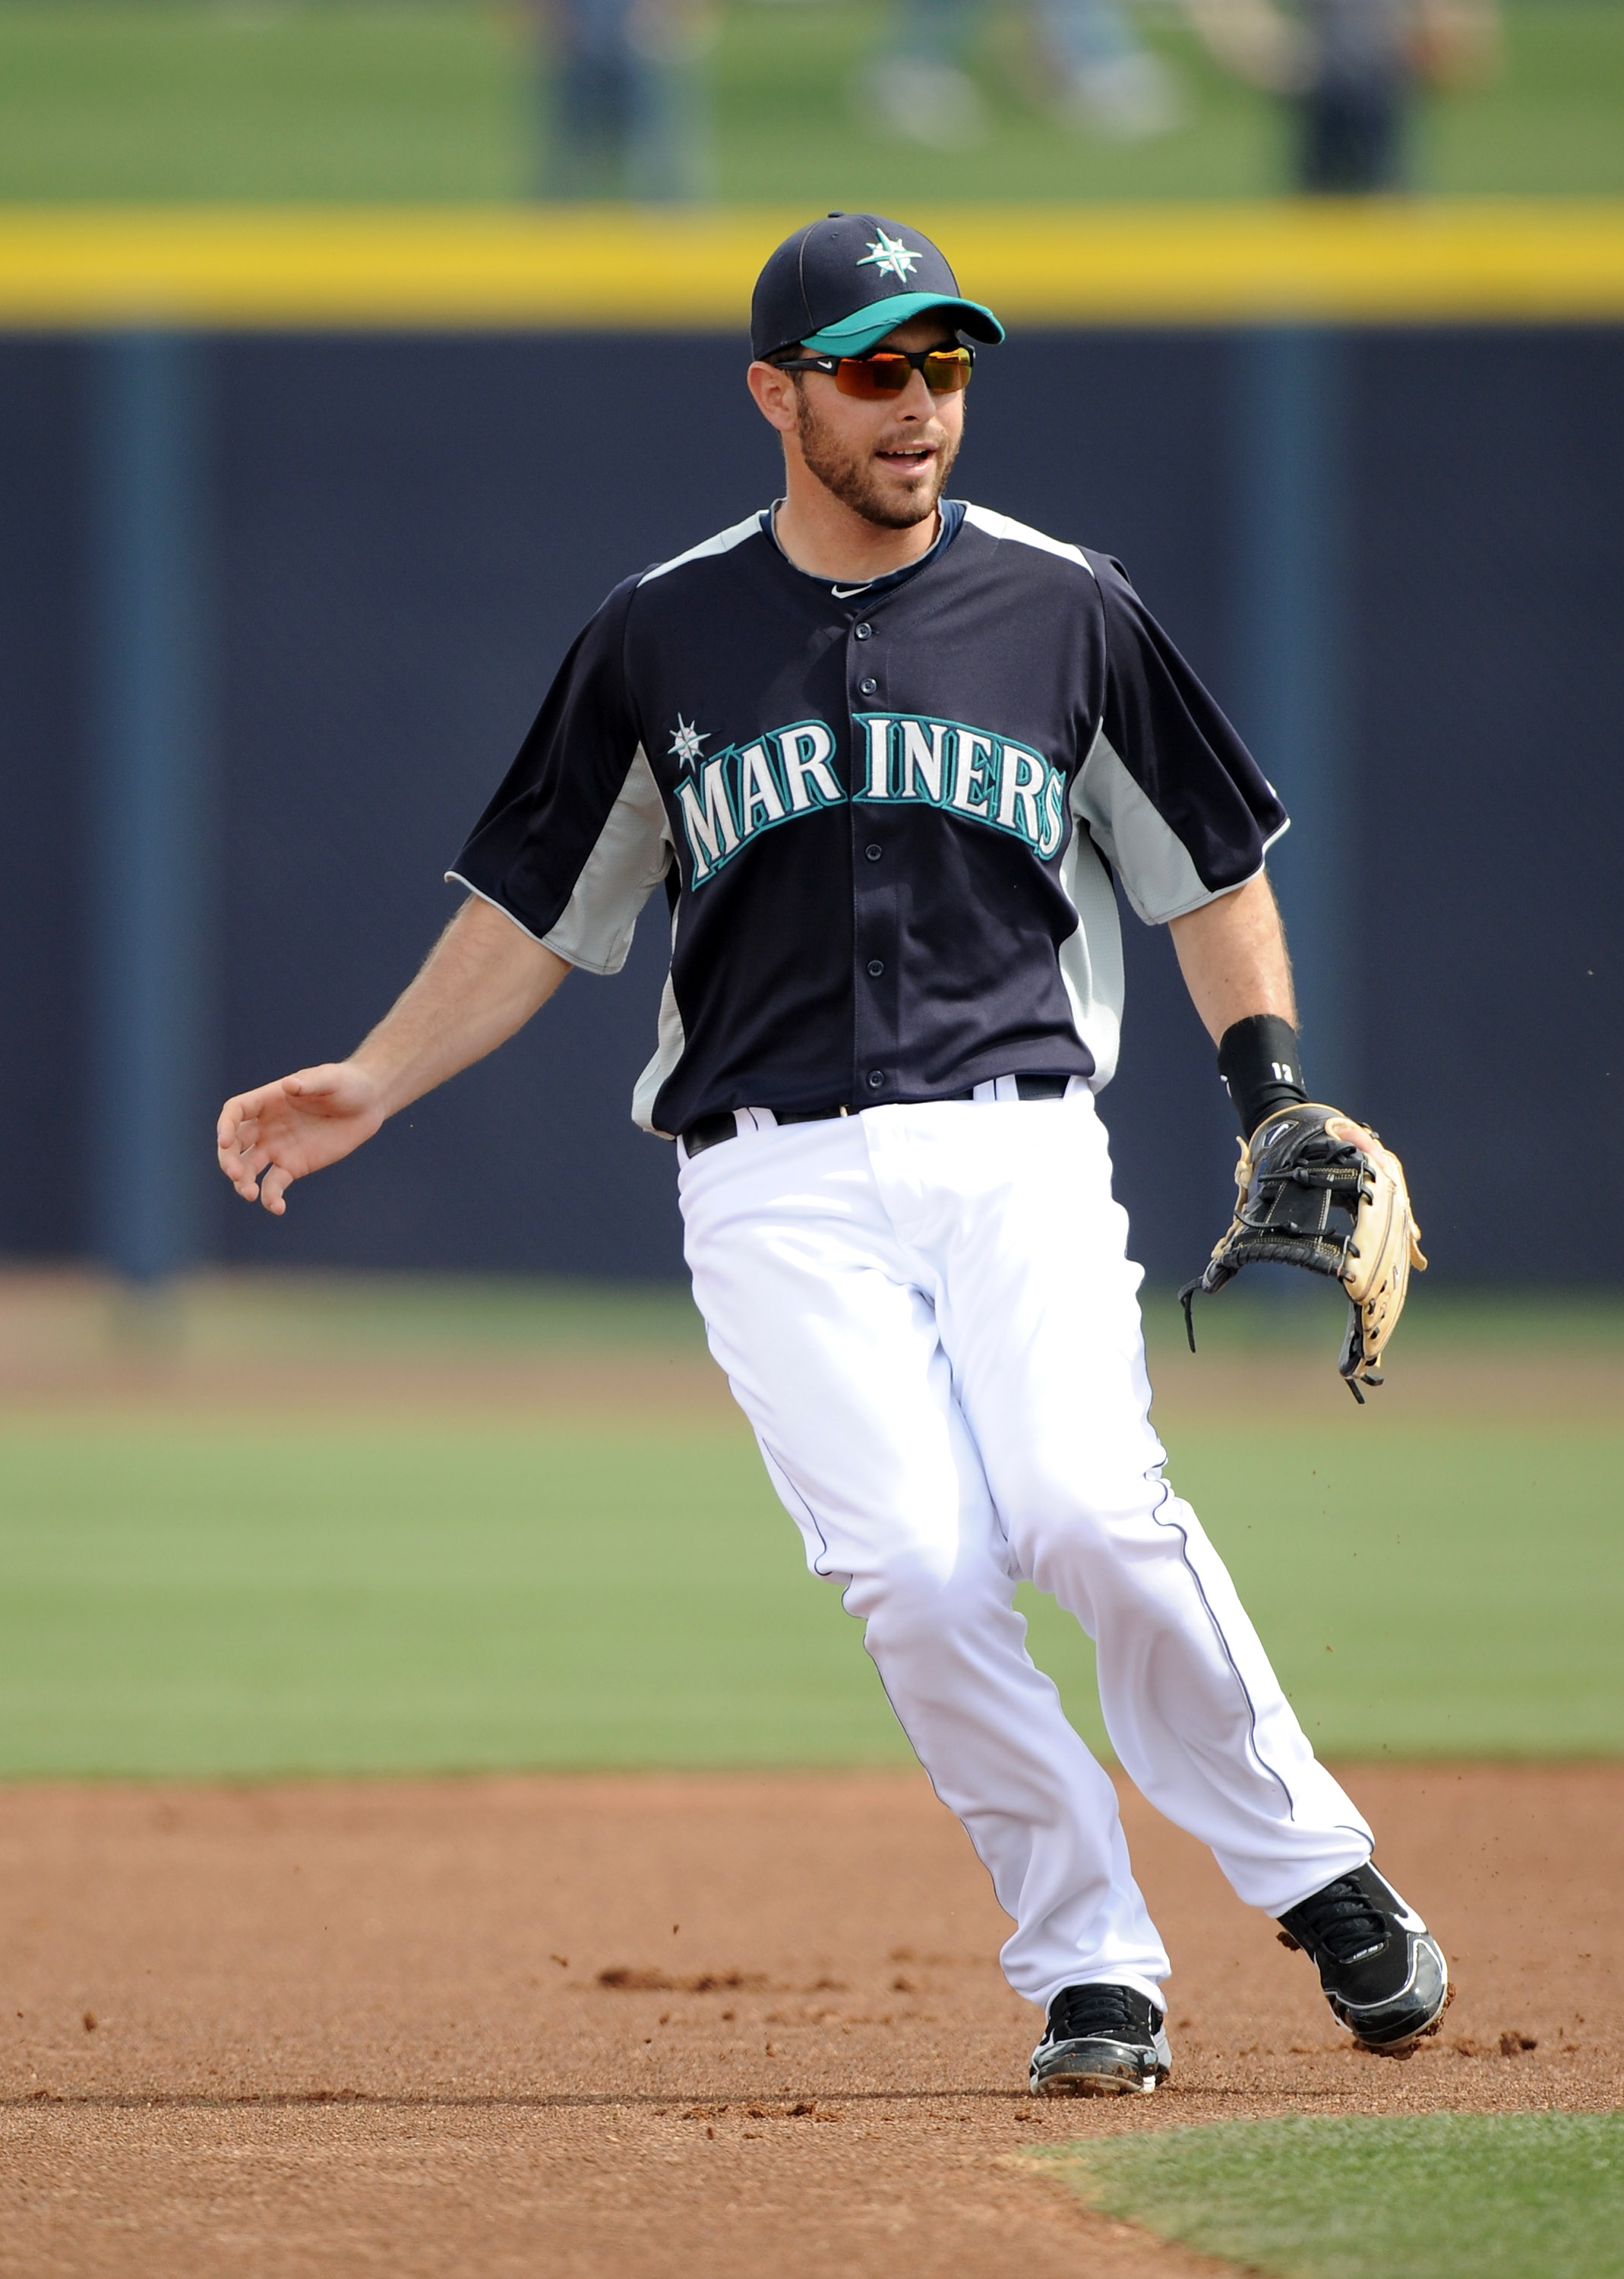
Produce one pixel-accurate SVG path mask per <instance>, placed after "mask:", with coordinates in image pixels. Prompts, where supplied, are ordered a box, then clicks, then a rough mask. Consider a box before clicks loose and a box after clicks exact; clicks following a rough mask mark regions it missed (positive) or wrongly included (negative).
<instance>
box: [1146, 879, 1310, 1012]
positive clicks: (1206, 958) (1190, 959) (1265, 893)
mask: <svg viewBox="0 0 1624 2279" xmlns="http://www.w3.org/2000/svg"><path fill="white" fill-rule="evenodd" d="M1169 931H1170V932H1171V933H1172V936H1173V947H1174V948H1175V949H1176V951H1177V953H1178V963H1179V970H1180V971H1181V972H1182V973H1183V974H1184V986H1185V987H1186V988H1187V989H1188V990H1189V992H1190V996H1191V1003H1192V1004H1193V1005H1194V1007H1195V1009H1196V1011H1197V1012H1198V1013H1199V1015H1200V1017H1201V1019H1202V1021H1203V1022H1204V1023H1205V1024H1206V1026H1207V1033H1208V1034H1209V1035H1210V1037H1211V1038H1212V1040H1213V1042H1214V1044H1216V1043H1218V1041H1219V1040H1220V1039H1221V1038H1222V1035H1223V1032H1224V1031H1225V1030H1226V1029H1227V1028H1229V1026H1230V1024H1231V1023H1233V1022H1236V1021H1245V1020H1247V1019H1249V1018H1250V1017H1251V1016H1252V1014H1254V1013H1277V1014H1278V1015H1279V1016H1280V1017H1281V1019H1282V1020H1283V1021H1290V1022H1291V1024H1293V1026H1295V1025H1296V1021H1297V1000H1296V998H1295V996H1294V994H1293V993H1292V989H1291V958H1290V956H1289V955H1288V954H1287V951H1286V942H1285V929H1284V927H1283V925H1281V923H1280V912H1279V909H1278V908H1277V907H1276V905H1275V894H1274V889H1273V888H1272V887H1271V886H1270V885H1269V883H1268V879H1267V877H1266V876H1265V875H1264V873H1263V872H1262V871H1260V872H1259V873H1258V875H1257V877H1256V878H1255V879H1248V880H1247V881H1246V884H1245V886H1237V887H1236V889H1235V891H1234V893H1233V894H1220V895H1219V897H1218V899H1217V901H1216V902H1204V903H1203V904H1202V906H1201V908H1200V909H1199V910H1187V911H1186V912H1185V914H1184V917H1182V918H1175V919H1174V920H1173V923H1172V925H1171V927H1170V929H1169Z"/></svg>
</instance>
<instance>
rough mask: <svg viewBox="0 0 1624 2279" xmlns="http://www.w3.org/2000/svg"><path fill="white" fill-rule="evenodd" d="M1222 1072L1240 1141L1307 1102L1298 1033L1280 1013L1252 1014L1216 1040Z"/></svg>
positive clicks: (1231, 1025) (1233, 1023)
mask: <svg viewBox="0 0 1624 2279" xmlns="http://www.w3.org/2000/svg"><path fill="white" fill-rule="evenodd" d="M1218 1073H1219V1075H1220V1076H1221V1077H1222V1078H1223V1081H1224V1085H1225V1087H1226V1089H1227V1090H1228V1092H1229V1099H1230V1101H1232V1103H1233V1105H1234V1109H1235V1113H1236V1115H1237V1116H1238V1117H1239V1118H1240V1128H1241V1138H1242V1139H1251V1137H1252V1133H1253V1132H1255V1131H1256V1130H1257V1128H1258V1126H1259V1125H1260V1124H1262V1123H1264V1122H1265V1121H1266V1120H1267V1118H1268V1117H1269V1116H1274V1115H1275V1114H1276V1113H1277V1112H1278V1111H1279V1110H1280V1109H1283V1108H1291V1107H1292V1106H1294V1105H1296V1103H1297V1102H1298V1101H1304V1100H1306V1099H1307V1097H1308V1094H1307V1093H1306V1091H1305V1090H1304V1088H1303V1080H1302V1078H1303V1070H1302V1063H1301V1061H1300V1060H1299V1059H1298V1050H1297V1032H1296V1030H1295V1029H1294V1028H1293V1027H1292V1026H1291V1023H1290V1021H1283V1020H1282V1019H1281V1018H1280V1016H1279V1015H1278V1014H1277V1013H1252V1014H1250V1015H1248V1017H1247V1018H1246V1019H1245V1020H1244V1021H1231V1022H1230V1024H1229V1027H1228V1028H1227V1029H1226V1030H1225V1031H1224V1032H1223V1034H1222V1037H1221V1038H1220V1039H1219V1040H1218Z"/></svg>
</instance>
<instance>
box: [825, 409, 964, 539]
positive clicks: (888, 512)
mask: <svg viewBox="0 0 1624 2279" xmlns="http://www.w3.org/2000/svg"><path fill="white" fill-rule="evenodd" d="M799 415H800V416H799V418H798V421H797V426H796V437H797V440H798V441H799V442H800V445H801V457H802V458H803V459H804V460H805V461H806V464H807V467H808V472H810V473H812V474H814V475H816V477H817V480H818V481H819V482H820V483H822V485H823V488H824V489H825V490H826V491H830V492H832V493H833V495H834V496H835V497H836V498H838V499H839V501H840V503H841V504H842V505H843V506H849V507H850V508H851V510H852V511H853V513H854V514H860V515H861V516H862V518H863V520H864V521H865V522H871V523H873V524H874V525H875V526H876V527H877V528H878V529H880V530H912V529H913V528H914V526H915V524H916V523H921V522H923V521H924V520H925V518H926V517H927V516H929V515H932V514H934V513H935V512H936V506H937V501H938V499H939V498H940V497H941V495H942V491H943V489H944V487H945V486H946V481H947V478H948V475H949V474H950V473H951V472H952V470H953V463H954V459H955V458H956V457H958V450H959V446H958V442H957V440H956V439H955V438H954V437H953V436H950V435H946V434H938V435H937V436H934V437H932V438H931V441H934V442H935V444H936V457H934V458H933V459H932V460H931V462H930V471H929V472H928V473H926V474H923V475H922V476H921V477H920V478H919V480H917V481H916V482H915V483H914V484H913V485H911V486H910V487H908V489H906V490H901V491H899V490H897V489H896V488H894V487H891V486H889V485H887V483H886V481H885V477H884V475H883V474H882V472H881V470H880V469H879V468H878V467H877V466H876V465H875V464H874V461H873V459H872V457H869V454H867V453H866V452H865V453H861V454H860V453H858V452H856V451H854V449H852V448H851V446H850V445H849V444H846V443H845V442H843V441H841V440H840V438H839V436H838V435H837V434H835V433H834V432H833V431H832V430H831V428H830V427H829V426H826V425H825V423H824V421H823V419H822V418H820V417H819V415H818V411H817V407H816V404H815V403H812V401H811V400H810V398H809V397H808V395H807V392H806V390H805V389H804V388H803V389H802V390H801V403H800V407H799Z"/></svg>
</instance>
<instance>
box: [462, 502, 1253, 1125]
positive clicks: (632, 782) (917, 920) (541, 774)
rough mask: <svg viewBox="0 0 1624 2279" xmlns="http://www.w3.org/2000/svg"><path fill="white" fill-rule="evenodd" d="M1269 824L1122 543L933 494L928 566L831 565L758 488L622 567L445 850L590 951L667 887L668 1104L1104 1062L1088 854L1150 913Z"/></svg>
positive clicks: (873, 1087)
mask: <svg viewBox="0 0 1624 2279" xmlns="http://www.w3.org/2000/svg"><path fill="white" fill-rule="evenodd" d="M1284 827H1285V816H1284V813H1283V810H1282V808H1281V806H1280V803H1279V802H1278V800H1277V799H1276V797H1275V794H1274V791H1273V789H1272V788H1271V787H1270V786H1269V785H1268V782H1267V781H1266V780H1265V779H1264V778H1263V776H1262V775H1261V774H1260V771H1259V770H1258V768H1257V766H1256V765H1255V764H1254V763H1253V761H1252V758H1251V757H1250V756H1249V755H1248V753H1247V752H1246V750H1245V747H1244V746H1243V745H1242V744H1241V742H1240V740H1239V739H1238V738H1237V736H1236V734H1235V733H1234V731H1233V729H1231V728H1230V726H1229V724H1228V722H1227V721H1226V720H1225V719H1224V717H1223V716H1222V713H1221V712H1220V711H1219V710H1218V708H1217V707H1216V705H1215V704H1214V702H1213V701H1212V699H1211V698H1210V697H1209V696H1208V695H1207V692H1206V690H1205V689H1204V688H1203V687H1201V685H1200V683H1199V681H1198V680H1197V679H1196V678H1195V676H1194V675H1193V673H1191V671H1190V669H1189V667H1188V666H1187V665H1186V664H1184V660H1183V659H1182V658H1181V657H1180V656H1179V655H1178V654H1177V652H1176V650H1175V649H1174V648H1173V647H1172V645H1171V643H1170V642H1169V641H1168V639H1167V637H1166V635H1165V634H1164V633H1162V632H1161V628H1160V627H1159V626H1158V625H1156V624H1155V622H1154V621H1153V618H1151V617H1150V616H1149V614H1148V613H1147V612H1146V610H1145V608H1144V606H1143V604H1142V603H1141V602H1140V601H1139V599H1138V595H1136V594H1135V593H1134V591H1133V589H1132V587H1130V585H1129V583H1128V580H1127V578H1126V576H1125V574H1124V573H1123V572H1122V569H1121V568H1120V566H1119V565H1118V564H1115V563H1114V562H1111V561H1109V560H1107V558H1106V557H1105V556H1100V555H1098V554H1093V553H1090V552H1088V551H1086V550H1084V549H1079V548H1076V547H1073V546H1066V545H1061V543H1060V542H1059V541H1056V540H1053V539H1050V538H1046V537H1044V536H1043V535H1042V534H1041V533H1038V532H1037V531H1033V530H1028V529H1026V528H1025V527H1024V526H1023V525H1021V524H1019V523H1015V522H1011V521H1009V520H1008V519H1007V518H1006V517H1004V516H1002V515H997V514H992V513H989V512H987V511H986V510H984V509H982V508H978V507H973V506H972V507H968V508H965V507H961V506H959V505H957V504H956V503H954V504H953V505H951V506H949V507H947V508H946V509H945V510H944V514H943V527H942V534H941V537H940V539H939V540H938V543H937V545H936V546H935V547H934V548H933V549H932V550H931V553H930V554H928V555H927V556H925V557H924V559H923V561H922V562H920V563H919V564H915V565H913V566H911V567H910V568H909V569H908V570H906V571H903V572H896V573H893V574H892V576H890V577H887V578H883V579H877V580H875V581H874V582H873V583H872V584H871V585H869V586H865V587H858V588H855V589H853V588H850V587H836V586H832V585H831V584H830V582H829V581H828V580H826V579H818V578H814V577H811V576H808V574H806V573H805V572H802V571H800V570H798V569H796V568H795V567H794V565H793V564H792V563H791V562H789V561H788V560H787V559H786V558H785V556H784V554H783V553H782V552H781V551H780V549H779V548H778V543H777V541H776V540H775V538H774V536H773V534H772V526H771V517H770V514H762V515H753V516H752V517H751V518H749V520H748V521H747V522H743V523H740V524H739V525H738V526H737V527H736V528H734V529H732V530H727V531H724V532H723V533H721V534H720V535H719V536H717V537H716V538H713V539H709V540H708V541H706V542H705V543H704V544H703V545H701V546H697V547H695V548H693V550H692V551H691V552H689V553H687V554H684V555H679V556H678V557H677V559H676V560H675V561H673V562H668V563H664V564H661V565H660V566H659V567H658V568H656V569H654V570H651V571H649V572H647V573H646V574H645V575H643V576H642V577H640V578H633V579H627V580H626V582H625V583H624V585H621V586H619V587H617V588H616V589H615V591H614V592H613V593H612V594H611V595H609V599H608V600H607V601H606V602H604V604H603V606H602V608H601V610H599V611H598V613H597V615H596V616H595V617H594V618H593V619H592V622H591V623H590V624H589V625H587V626H586V630H585V631H584V632H583V633H582V634H581V635H580V637H579V639H578V641H576V643H575V646H574V647H573V648H572V649H571V652H570V655H569V656H568V657H567V658H566V659H565V661H564V663H563V667H562V668H561V670H560V671H559V673H558V676H557V678H556V679H555V681H554V683H553V686H552V687H551V689H550V690H549V692H548V697H547V701H546V702H545V703H544V704H543V706H542V708H541V710H540V715H539V716H538V717H537V719H536V722H535V725H534V726H533V727H532V730H531V732H530V733H529V735H528V736H527V737H526V738H525V742H524V744H523V746H522V747H521V748H520V750H519V753H518V756H517V759H516V760H515V762H514V764H513V766H512V768H511V769H510V770H509V773H508V776H507V779H506V780H505V781H504V782H503V784H502V787H501V788H500V790H499V791H498V792H497V794H496V796H495V798H494V800H493V801H492V802H491V804H490V806H489V807H488V808H487V809H486V812H485V814H484V815H483V816H482V817H480V819H479V824H478V825H476V827H475V830H474V832H473V835H472V836H471V839H470V840H469V841H468V843H467V845H466V847H464V848H463V852H462V854H461V855H460V856H458V858H457V862H456V867H455V869H454V870H453V871H451V872H450V873H449V874H448V875H449V876H450V877H451V878H453V879H457V880H459V881H460V882H462V883H463V884H464V885H466V886H469V887H471V889H472V890H473V892H474V893H476V894H481V895H483V896H484V897H485V898H486V900H488V901H490V902H494V903H495V904H496V905H497V906H498V907H499V908H500V909H503V910H505V911H506V912H507V913H508V915H509V917H511V918H513V919H514V920H515V921H516V922H517V924H518V925H521V926H523V927H524V928H525V930H526V931H527V932H530V933H532V934H533V935H534V936H535V937H536V938H537V939H538V940H541V941H544V942H545V943H546V944H547V945H548V948H552V949H554V950H555V951H556V952H557V954H558V955H560V956H561V957H563V958H565V959H567V960H568V961H569V963H571V964H572V965H579V966H584V967H585V968H586V969H587V971H591V972H594V973H613V972H615V971H618V969H619V968H620V966H621V965H622V964H623V963H624V960H625V956H626V953H627V951H628V949H629V948H630V947H631V942H632V928H633V926H634V925H635V924H636V921H637V917H638V914H639V912H640V910H641V909H642V907H643V904H644V902H646V901H647V898H648V896H649V895H650V894H652V893H653V891H654V890H655V887H656V886H661V885H663V886H664V887H665V891H666V896H667V902H668V906H669V909H670V919H671V965H670V976H669V978H668V980H667V983H666V987H665V994H664V998H663V1002H662V1006H661V1011H660V1023H659V1044H658V1049H657V1051H656V1052H655V1057H654V1059H653V1061H652V1062H651V1063H649V1066H648V1068H647V1070H645V1071H644V1074H643V1077H642V1079H641V1080H640V1084H639V1086H638V1090H637V1095H636V1098H635V1100H634V1102H633V1113H634V1114H635V1115H636V1116H637V1117H638V1119H639V1121H640V1123H642V1124H646V1125H647V1126H648V1127H649V1128H650V1129H652V1130H655V1131H658V1132H679V1131H682V1130H684V1129H686V1126H687V1125H689V1124H692V1123H693V1122H695V1121H696V1120H697V1119H698V1118H699V1117H701V1116H709V1115H713V1114H716V1113H717V1112H719V1111H722V1110H724V1109H732V1108H745V1107H762V1108H772V1109H780V1110H785V1111H788V1110H792V1109H801V1110H806V1109H824V1108H832V1107H837V1106H841V1105H848V1106H851V1107H853V1108H867V1107H872V1106H878V1105H882V1104H884V1103H885V1102H886V1101H907V1100H931V1099H937V1098H941V1097H945V1096H947V1095H950V1094H953V1093H960V1092H962V1091H964V1090H966V1089H967V1088H968V1087H969V1086H972V1085H975V1084H977V1083H979V1082H980V1081H982V1080H983V1079H984V1078H987V1077H992V1076H1001V1075H1006V1074H1008V1073H1011V1072H1013V1071H1015V1070H1021V1071H1023V1072H1024V1071H1039V1070H1051V1071H1057V1072H1060V1073H1064V1074H1068V1075H1078V1076H1083V1077H1086V1078H1089V1079H1090V1080H1091V1082H1092V1084H1093V1085H1094V1086H1096V1087H1098V1086H1101V1085H1103V1084H1105V1083H1106V1082H1107V1081H1108V1080H1109V1078H1110V1076H1111V1073H1112V1071H1113V1070H1114V1068H1115V1060H1116V1043H1117V1034H1118V1028H1119V1024H1120V1019H1121V1013H1122V942H1121V937H1120V934H1119V932H1118V927H1117V916H1116V902H1115V894H1114V893H1113V889H1112V884H1111V874H1112V873H1113V872H1115V876H1116V878H1117V879H1118V880H1119V881H1120V882H1121V885H1122V889H1123V891H1124V893H1125V894H1126V895H1127V897H1128V899H1129V901H1130V903H1131V904H1132V905H1133V907H1134V909H1136V910H1137V911H1138V915H1139V916H1140V917H1142V918H1145V920H1147V921H1149V922H1151V923H1153V924H1156V923H1162V922H1165V921H1166V920H1167V919H1168V918H1172V917H1178V916H1180V915H1181V914H1182V913H1183V912H1184V911H1185V910H1191V909H1197V908H1199V906H1200V905H1201V904H1202V903H1203V902H1209V901H1211V900H1212V899H1213V898H1214V896H1215V895H1217V894H1223V893H1225V892H1226V891H1228V890H1229V888H1230V887H1233V886H1239V885H1240V884H1242V883H1243V882H1244V881H1245V879H1249V878H1251V877H1252V876H1253V875H1254V874H1255V873H1256V872H1257V871H1259V870H1260V867H1261V865H1262V862H1263V857H1264V853H1265V850H1266V848H1268V845H1269V844H1270V842H1271V841H1272V840H1274V839H1275V837H1276V836H1277V835H1278V833H1280V832H1281V831H1283V829H1284Z"/></svg>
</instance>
